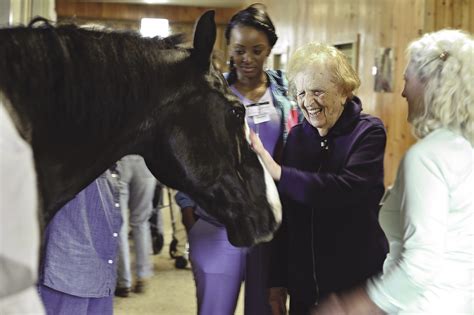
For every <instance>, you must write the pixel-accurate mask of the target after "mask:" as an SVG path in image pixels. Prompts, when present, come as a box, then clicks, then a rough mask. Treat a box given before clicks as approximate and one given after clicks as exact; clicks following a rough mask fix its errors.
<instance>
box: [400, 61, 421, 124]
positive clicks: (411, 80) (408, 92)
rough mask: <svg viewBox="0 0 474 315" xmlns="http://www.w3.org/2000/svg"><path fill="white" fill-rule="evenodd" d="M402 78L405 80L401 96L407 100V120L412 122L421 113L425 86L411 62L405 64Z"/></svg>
mask: <svg viewBox="0 0 474 315" xmlns="http://www.w3.org/2000/svg"><path fill="white" fill-rule="evenodd" d="M403 78H404V80H405V87H404V88H403V92H402V96H403V97H404V98H406V100H407V102H408V122H412V121H413V120H414V119H415V118H417V117H419V116H421V115H422V114H423V109H424V107H423V93H424V89H425V88H424V85H423V83H422V82H421V81H420V79H418V77H417V76H416V74H415V71H414V69H413V67H412V65H411V64H409V65H408V66H407V68H406V70H405V74H404V76H403Z"/></svg>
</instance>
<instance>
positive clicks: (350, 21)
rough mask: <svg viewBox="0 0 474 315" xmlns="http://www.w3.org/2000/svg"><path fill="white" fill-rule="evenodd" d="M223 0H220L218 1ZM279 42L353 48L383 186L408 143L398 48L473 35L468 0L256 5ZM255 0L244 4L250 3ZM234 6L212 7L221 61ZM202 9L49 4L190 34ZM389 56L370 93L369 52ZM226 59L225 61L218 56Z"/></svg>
mask: <svg viewBox="0 0 474 315" xmlns="http://www.w3.org/2000/svg"><path fill="white" fill-rule="evenodd" d="M222 1H225V0H222ZM259 1H260V2H262V3H264V4H266V5H267V8H268V13H269V14H270V16H271V17H272V20H273V22H274V24H275V26H276V29H277V33H278V35H279V37H280V39H279V41H278V42H277V45H276V47H275V49H274V50H275V51H276V52H278V53H287V54H288V55H291V53H292V52H293V51H294V50H295V48H297V47H299V46H301V45H303V44H304V43H306V42H309V41H323V42H328V43H331V44H340V43H345V42H356V41H357V42H358V51H359V52H358V62H357V64H358V72H359V75H360V77H361V80H362V85H361V87H360V89H359V91H358V93H357V94H358V95H359V96H360V97H361V99H362V101H363V104H364V110H365V111H366V112H368V113H371V114H374V115H376V116H378V117H380V118H381V119H382V120H383V121H384V123H385V126H386V128H387V132H388V142H387V149H386V155H385V169H386V176H385V184H386V185H390V184H392V183H393V181H394V179H395V175H396V170H397V167H398V164H399V162H400V159H401V157H402V156H403V154H404V153H405V152H406V150H407V149H408V147H409V146H410V145H411V144H413V142H414V141H415V139H414V138H413V136H412V134H411V130H410V126H409V125H408V123H407V122H406V117H407V104H406V101H405V100H404V99H403V98H402V97H401V95H400V94H401V91H402V89H403V72H404V69H405V63H406V58H405V48H406V47H407V45H408V44H409V43H410V42H411V41H412V40H414V39H416V38H417V37H419V36H420V35H421V34H423V33H425V32H430V31H434V30H439V29H441V28H445V27H452V28H462V29H465V30H467V31H470V32H471V33H474V0H291V1H288V0H259ZM253 2H255V0H248V1H247V4H251V3H253ZM239 9H240V8H217V9H216V22H217V24H218V39H217V42H216V46H215V48H216V49H218V50H220V52H221V53H222V54H223V56H227V47H226V45H225V40H224V35H223V33H224V29H225V24H226V23H227V21H229V20H230V17H231V16H232V15H233V14H234V13H235V12H236V11H237V10H239ZM205 10H207V8H203V7H183V6H163V5H137V4H133V5H130V4H123V3H93V2H75V1H71V0H56V11H57V15H58V20H64V19H65V18H71V17H75V18H77V19H79V20H81V19H82V20H86V21H97V20H99V21H109V22H110V23H112V25H114V26H120V25H122V26H124V27H127V28H138V25H139V21H140V19H141V18H142V17H157V18H167V19H168V20H169V21H170V25H171V27H172V29H174V30H176V31H179V32H186V33H189V34H191V33H192V27H193V25H194V22H195V20H196V19H197V17H198V16H199V15H200V14H202V13H203V12H204V11H205ZM384 47H389V48H392V49H393V51H394V60H393V61H394V82H393V83H394V84H393V92H391V93H378V92H374V89H373V87H374V76H373V75H372V67H373V66H374V60H375V56H376V51H377V50H379V49H380V48H384ZM224 58H225V57H224Z"/></svg>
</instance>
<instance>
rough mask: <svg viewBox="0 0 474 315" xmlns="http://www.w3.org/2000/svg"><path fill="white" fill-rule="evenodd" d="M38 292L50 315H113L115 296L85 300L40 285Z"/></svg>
mask: <svg viewBox="0 0 474 315" xmlns="http://www.w3.org/2000/svg"><path fill="white" fill-rule="evenodd" d="M38 291H39V294H40V297H41V300H42V301H43V304H44V308H45V310H46V314H48V315H92V314H100V315H112V314H113V310H114V305H113V296H112V295H110V296H106V297H101V298H84V297H79V296H74V295H69V294H66V293H64V292H60V291H56V290H54V289H51V288H49V287H47V286H44V285H38Z"/></svg>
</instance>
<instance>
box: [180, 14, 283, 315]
mask: <svg viewBox="0 0 474 315" xmlns="http://www.w3.org/2000/svg"><path fill="white" fill-rule="evenodd" d="M264 9H265V8H264V7H263V6H262V5H251V6H249V7H248V8H246V9H244V10H241V11H239V12H237V13H236V14H235V15H234V16H233V17H232V18H231V20H230V22H229V24H228V26H227V29H226V31H225V36H226V39H227V42H228V45H229V49H230V55H231V60H230V66H231V71H230V73H229V74H227V75H226V78H227V81H228V83H229V85H230V88H231V89H232V91H233V92H234V93H235V94H236V95H237V96H238V97H239V98H240V100H241V102H242V103H243V104H244V105H245V107H246V119H247V123H248V124H249V127H250V128H251V129H252V130H254V131H255V132H258V133H259V135H260V137H261V138H262V141H263V144H264V146H265V148H266V149H267V150H268V151H269V152H271V154H272V156H274V157H276V158H277V157H278V156H280V155H281V150H282V147H283V142H284V140H285V139H286V136H287V134H288V129H287V122H288V120H289V118H290V110H291V108H292V105H291V103H290V101H289V100H288V98H287V97H286V94H287V81H286V78H285V76H284V74H283V73H282V72H281V71H272V70H264V64H265V61H266V59H267V57H268V55H269V54H270V51H271V49H272V47H273V45H274V44H275V42H276V41H277V35H276V33H275V28H274V26H273V23H272V21H271V20H270V18H269V17H268V15H267V14H266V12H265V11H264ZM175 199H176V201H177V203H178V205H179V206H180V207H181V209H182V214H183V223H184V225H185V227H186V229H187V231H188V239H189V247H190V259H191V262H192V268H193V273H194V279H195V282H196V293H197V299H198V313H199V314H205V315H230V314H234V311H235V307H236V304H237V299H238V296H239V291H240V286H241V284H242V281H243V280H244V279H245V314H259V315H265V314H271V310H270V306H269V304H268V296H267V274H268V267H267V266H268V263H269V262H268V253H269V250H268V246H267V245H268V244H261V245H257V246H255V247H252V248H237V247H234V246H232V245H231V244H230V242H229V240H228V238H227V232H226V229H225V227H224V226H223V225H222V224H220V223H219V222H218V221H217V220H216V219H214V218H212V217H211V216H209V215H208V214H207V213H206V211H205V209H202V208H200V207H199V206H198V205H197V204H196V203H195V202H194V201H193V200H191V199H190V198H189V197H188V196H187V195H185V194H184V193H181V192H178V194H177V195H176V197H175ZM196 218H199V219H198V220H197V221H196Z"/></svg>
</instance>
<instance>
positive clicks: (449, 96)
mask: <svg viewBox="0 0 474 315" xmlns="http://www.w3.org/2000/svg"><path fill="white" fill-rule="evenodd" d="M407 54H408V57H409V63H408V66H409V67H412V68H411V69H412V70H414V73H415V74H416V76H417V77H418V78H419V79H420V81H421V82H422V83H423V84H424V85H425V91H424V98H423V101H424V105H423V106H424V113H423V114H422V115H421V116H420V117H417V118H416V119H414V120H413V122H412V125H413V128H414V133H415V135H416V136H418V137H424V136H426V135H427V134H428V133H430V132H431V131H433V130H435V129H438V128H447V129H450V130H453V131H456V132H459V133H461V134H462V135H463V136H464V137H465V138H466V139H467V140H468V141H469V142H470V143H471V145H473V144H474V136H473V128H474V127H473V118H474V87H473V84H474V41H473V38H472V36H470V35H468V34H467V33H464V32H462V31H459V30H441V31H438V32H434V33H429V34H425V35H424V36H423V37H421V38H420V39H418V40H416V41H414V42H412V43H411V44H410V45H409V46H408V48H407Z"/></svg>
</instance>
